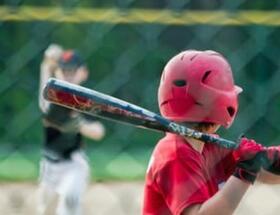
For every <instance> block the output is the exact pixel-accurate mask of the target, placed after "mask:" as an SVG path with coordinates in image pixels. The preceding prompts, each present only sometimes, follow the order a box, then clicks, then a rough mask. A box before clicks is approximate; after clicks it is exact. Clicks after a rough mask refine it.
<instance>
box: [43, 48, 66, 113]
mask: <svg viewBox="0 0 280 215" xmlns="http://www.w3.org/2000/svg"><path fill="white" fill-rule="evenodd" d="M61 53H62V48H61V47H60V46H58V45H54V44H51V45H50V46H49V47H48V48H47V49H46V51H45V53H44V59H43V61H42V63H41V65H40V84H39V107H40V109H41V110H42V112H46V111H47V109H48V107H49V102H48V101H46V100H45V99H44V98H43V89H44V87H45V85H46V83H47V81H48V79H49V78H50V77H52V76H53V73H54V70H55V68H56V66H57V60H58V58H59V57H60V55H61Z"/></svg>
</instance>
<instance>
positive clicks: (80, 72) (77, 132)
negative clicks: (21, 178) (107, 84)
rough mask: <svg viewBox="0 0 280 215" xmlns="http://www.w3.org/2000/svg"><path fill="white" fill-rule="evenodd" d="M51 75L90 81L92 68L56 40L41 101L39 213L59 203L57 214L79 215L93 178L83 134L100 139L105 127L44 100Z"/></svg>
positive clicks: (42, 82)
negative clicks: (90, 177) (41, 155)
mask: <svg viewBox="0 0 280 215" xmlns="http://www.w3.org/2000/svg"><path fill="white" fill-rule="evenodd" d="M50 77H55V78H58V79H62V80H65V81H68V82H71V83H74V84H81V83H83V82H84V81H86V79H87V77H88V70H87V68H86V67H85V65H84V63H83V61H82V59H81V57H80V56H79V54H78V53H77V52H76V51H73V50H66V51H63V50H62V48H61V47H60V46H58V45H55V44H52V45H50V46H49V48H48V49H47V50H46V51H45V56H44V60H43V62H42V64H41V80H40V98H39V103H40V108H41V110H42V112H43V128H44V134H45V140H44V145H43V150H42V151H43V152H42V153H43V158H42V160H41V169H40V204H39V214H45V213H46V211H48V210H51V208H52V207H54V206H55V204H57V206H56V207H55V214H58V215H78V214H81V198H82V195H83V192H84V191H85V189H86V186H87V183H88V180H89V165H88V162H87V159H86V157H85V155H84V153H83V149H82V148H83V143H82V136H86V137H89V138H91V139H94V140H100V139H101V138H102V137H103V135H104V127H103V125H102V124H101V123H100V122H98V121H95V120H92V119H91V120H89V119H87V118H86V117H85V116H84V115H82V114H80V113H78V112H75V111H73V110H70V109H67V108H64V107H61V106H58V105H55V104H50V103H49V102H47V101H46V100H44V99H43V97H42V90H43V88H44V86H45V84H46V82H47V80H48V78H50ZM56 200H57V201H56Z"/></svg>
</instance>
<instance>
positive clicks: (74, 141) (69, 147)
mask: <svg viewBox="0 0 280 215" xmlns="http://www.w3.org/2000/svg"><path fill="white" fill-rule="evenodd" d="M82 120H83V115H82V114H80V113H78V112H76V111H73V110H70V109H68V108H65V107H61V106H58V105H55V104H50V106H49V108H48V111H47V112H46V113H44V114H43V124H44V126H43V127H44V133H45V139H44V146H43V155H44V157H46V158H47V159H49V160H52V161H59V160H63V159H69V158H70V155H71V153H72V152H73V151H75V150H79V149H80V148H81V147H82V142H81V141H82V137H81V134H80V133H79V127H80V123H81V121H82Z"/></svg>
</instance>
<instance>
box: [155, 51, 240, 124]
mask: <svg viewBox="0 0 280 215" xmlns="http://www.w3.org/2000/svg"><path fill="white" fill-rule="evenodd" d="M241 91H242V89H241V88H240V87H238V86H236V85H234V81H233V76H232V71H231V67H230V65H229V63H228V62H227V61H226V59H225V58H224V57H223V56H222V55H221V54H219V53H217V52H215V51H210V50H209V51H196V50H187V51H183V52H181V53H179V54H178V55H176V56H174V57H173V58H172V59H171V60H170V61H169V62H168V63H167V64H166V66H165V68H164V71H163V73H162V76H161V82H160V86H159V89H158V103H159V108H160V112H161V114H162V115H163V116H164V117H166V118H168V119H171V120H174V121H178V122H211V123H216V124H220V125H223V126H224V127H229V126H230V125H231V123H232V122H233V120H234V118H235V115H236V112H237V109H238V100H237V97H238V94H239V93H240V92H241Z"/></svg>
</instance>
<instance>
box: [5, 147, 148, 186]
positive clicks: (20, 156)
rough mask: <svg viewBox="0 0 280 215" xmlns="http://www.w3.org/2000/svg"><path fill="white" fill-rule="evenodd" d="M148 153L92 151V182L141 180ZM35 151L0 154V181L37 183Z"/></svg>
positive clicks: (38, 158) (37, 156)
mask: <svg viewBox="0 0 280 215" xmlns="http://www.w3.org/2000/svg"><path fill="white" fill-rule="evenodd" d="M149 155H150V152H149V151H147V152H145V151H144V150H143V151H141V152H138V151H135V152H130V153H127V152H121V153H118V154H115V153H113V152H108V151H106V152H103V151H94V152H92V153H91V154H90V155H88V157H89V163H90V166H91V174H92V179H93V180H98V181H106V180H143V179H144V177H145V171H146V166H147V163H148V160H149ZM39 161H40V156H39V153H38V152H34V154H31V153H28V154H27V153H19V152H15V153H12V154H9V155H8V156H7V155H3V154H2V155H0V181H36V180H37V179H38V175H39Z"/></svg>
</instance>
